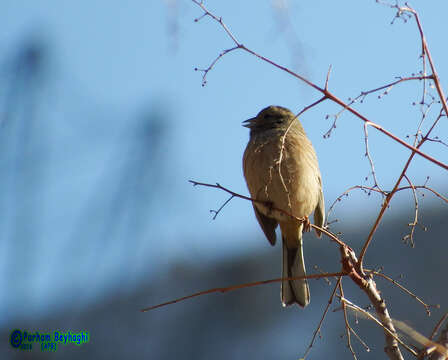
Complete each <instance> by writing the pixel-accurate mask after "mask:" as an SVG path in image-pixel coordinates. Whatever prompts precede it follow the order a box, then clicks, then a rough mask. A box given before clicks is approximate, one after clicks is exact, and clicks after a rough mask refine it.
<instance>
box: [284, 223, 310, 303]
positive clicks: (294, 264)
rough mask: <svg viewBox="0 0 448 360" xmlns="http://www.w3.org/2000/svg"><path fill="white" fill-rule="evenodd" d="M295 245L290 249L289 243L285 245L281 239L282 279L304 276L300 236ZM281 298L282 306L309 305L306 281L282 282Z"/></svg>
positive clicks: (285, 242) (308, 291)
mask: <svg viewBox="0 0 448 360" xmlns="http://www.w3.org/2000/svg"><path fill="white" fill-rule="evenodd" d="M300 232H301V231H300ZM296 244H297V243H296ZM288 245H289V247H288ZM297 245H298V246H297V247H290V246H291V245H290V243H288V244H287V241H285V239H283V275H282V277H283V278H290V277H299V276H305V275H306V270H305V262H304V260H303V249H302V239H301V236H300V239H299V242H298V244H297ZM281 298H282V304H283V306H288V305H291V304H293V303H297V304H299V305H300V306H302V307H305V306H307V305H308V304H309V303H310V290H309V288H308V282H307V281H306V279H300V280H285V281H282V290H281Z"/></svg>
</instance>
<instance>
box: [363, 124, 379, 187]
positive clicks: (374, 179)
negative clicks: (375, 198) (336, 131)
mask: <svg viewBox="0 0 448 360" xmlns="http://www.w3.org/2000/svg"><path fill="white" fill-rule="evenodd" d="M368 126H369V123H364V143H365V146H366V152H365V156H367V158H368V159H369V163H370V169H371V170H372V171H371V174H372V177H373V188H378V189H380V190H381V187H380V185H379V183H378V179H377V178H376V172H375V164H374V163H373V159H372V157H371V156H370V151H369V133H368V131H367V127H368Z"/></svg>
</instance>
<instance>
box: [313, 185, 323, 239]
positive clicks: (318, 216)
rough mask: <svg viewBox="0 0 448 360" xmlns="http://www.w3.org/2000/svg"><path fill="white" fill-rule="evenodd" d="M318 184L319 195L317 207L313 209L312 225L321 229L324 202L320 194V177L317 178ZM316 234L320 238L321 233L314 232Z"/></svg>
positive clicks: (321, 193)
mask: <svg viewBox="0 0 448 360" xmlns="http://www.w3.org/2000/svg"><path fill="white" fill-rule="evenodd" d="M319 183H320V194H319V200H318V202H317V206H316V208H315V209H314V225H317V226H320V227H323V226H324V223H325V201H324V193H323V192H322V180H321V178H320V177H319ZM316 234H317V236H318V237H320V236H321V234H322V232H321V231H319V230H316Z"/></svg>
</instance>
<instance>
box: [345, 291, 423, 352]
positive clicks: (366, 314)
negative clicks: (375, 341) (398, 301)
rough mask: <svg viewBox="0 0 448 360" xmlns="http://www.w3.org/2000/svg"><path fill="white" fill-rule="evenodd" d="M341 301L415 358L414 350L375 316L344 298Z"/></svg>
mask: <svg viewBox="0 0 448 360" xmlns="http://www.w3.org/2000/svg"><path fill="white" fill-rule="evenodd" d="M341 301H343V302H345V303H346V304H347V306H348V307H349V308H350V309H352V310H354V311H356V312H358V313H360V314H362V315H364V317H365V318H367V319H370V320H373V321H374V322H376V323H377V324H378V325H379V326H381V327H382V328H383V330H384V331H385V332H386V333H388V334H389V335H390V336H391V337H392V338H393V339H394V340H395V341H397V342H398V343H400V345H401V346H403V347H404V348H405V349H406V350H407V351H409V352H410V353H411V354H412V355H414V356H417V355H418V354H417V352H415V350H413V349H411V348H410V347H409V346H408V345H406V344H405V343H404V342H403V341H402V340H401V339H400V338H399V337H398V336H397V334H396V332H395V331H393V332H392V331H390V330H389V329H388V328H387V327H385V326H384V324H382V322H381V321H380V320H378V319H377V318H376V317H375V316H373V315H372V314H371V313H369V312H368V311H366V310H364V309H363V308H360V307H359V306H358V305H355V304H354V303H352V302H351V301H350V300H348V299H346V298H342V299H341ZM401 359H403V357H401Z"/></svg>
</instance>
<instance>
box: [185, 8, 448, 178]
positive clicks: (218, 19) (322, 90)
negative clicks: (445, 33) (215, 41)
mask: <svg viewBox="0 0 448 360" xmlns="http://www.w3.org/2000/svg"><path fill="white" fill-rule="evenodd" d="M192 1H193V3H195V4H196V5H198V6H199V7H200V8H201V9H202V11H204V13H205V14H206V16H209V17H211V18H212V19H214V20H215V21H216V22H218V23H219V25H220V26H221V27H222V28H223V29H224V31H225V32H226V33H227V35H228V36H229V37H230V38H231V39H232V41H233V42H234V43H235V48H238V49H241V50H243V51H246V52H247V53H249V54H251V55H253V56H255V57H257V58H258V59H260V60H262V61H264V62H267V63H268V64H271V65H272V66H274V67H276V68H277V69H280V70H282V71H285V72H286V73H288V74H290V75H291V76H293V77H295V78H296V79H299V80H300V81H302V82H304V83H305V84H307V85H309V86H310V87H312V88H313V89H315V90H317V91H319V92H320V93H321V94H322V95H324V96H325V97H326V98H328V99H330V100H331V101H333V102H335V103H336V104H338V105H340V106H341V107H342V108H344V109H346V110H348V111H349V112H351V113H352V114H353V115H355V116H356V117H358V118H359V119H361V120H362V121H364V122H368V123H369V125H370V126H372V127H374V128H375V129H377V130H378V131H380V132H381V133H383V134H384V135H386V136H388V137H390V138H391V139H393V140H395V141H396V142H398V143H400V144H401V145H403V146H404V147H406V148H408V149H409V150H411V151H412V153H413V154H414V153H417V154H419V155H420V156H422V157H424V158H425V159H427V160H429V161H431V162H433V163H434V164H436V165H438V166H440V167H442V168H444V169H445V170H448V164H445V163H443V162H441V161H439V160H437V159H435V158H434V157H432V156H430V155H428V154H426V153H424V152H422V151H421V150H419V148H417V147H413V146H412V145H409V144H408V143H407V142H405V141H404V140H402V139H400V138H398V137H397V136H395V135H394V134H392V133H391V132H389V131H388V130H386V129H385V128H383V127H382V126H380V125H378V124H376V123H374V122H373V121H370V120H369V119H367V118H366V117H365V116H363V115H362V114H360V113H359V112H358V111H356V110H355V109H353V108H352V107H350V105H349V104H346V103H345V102H344V101H342V100H340V99H339V98H338V97H337V96H335V95H334V94H333V93H331V92H330V91H328V90H327V89H325V88H321V87H320V86H318V85H316V84H315V83H313V82H312V81H310V80H308V79H307V78H305V77H304V76H302V75H299V74H297V73H295V72H294V71H292V70H290V69H288V68H287V67H285V66H282V65H279V64H277V63H276V62H274V61H272V60H270V59H268V58H266V57H264V56H263V55H260V54H258V53H257V52H255V51H253V50H251V49H249V48H248V47H246V46H245V45H243V44H242V43H240V42H239V41H238V40H237V39H236V37H235V36H234V35H233V34H232V32H231V31H230V30H229V28H228V27H227V25H226V24H225V23H224V22H223V21H222V18H221V17H218V16H216V15H214V14H212V13H211V12H210V11H209V10H208V9H207V8H206V7H205V5H204V3H203V2H200V1H197V0H192ZM232 49H233V48H232ZM235 50H236V49H235ZM232 51H233V50H232ZM218 58H220V57H219V56H218ZM434 80H436V79H434ZM445 103H446V102H445Z"/></svg>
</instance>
